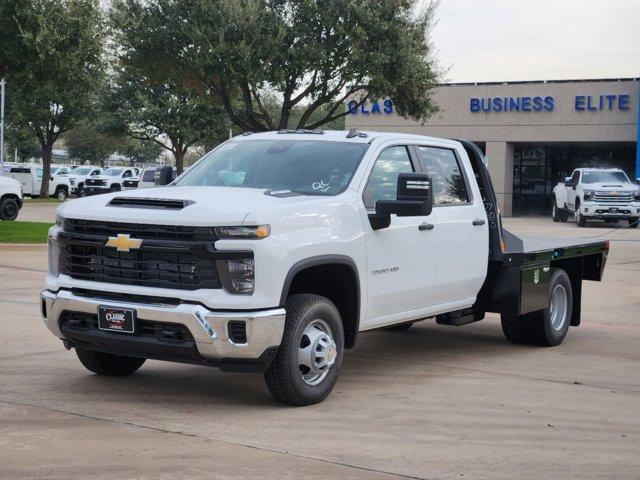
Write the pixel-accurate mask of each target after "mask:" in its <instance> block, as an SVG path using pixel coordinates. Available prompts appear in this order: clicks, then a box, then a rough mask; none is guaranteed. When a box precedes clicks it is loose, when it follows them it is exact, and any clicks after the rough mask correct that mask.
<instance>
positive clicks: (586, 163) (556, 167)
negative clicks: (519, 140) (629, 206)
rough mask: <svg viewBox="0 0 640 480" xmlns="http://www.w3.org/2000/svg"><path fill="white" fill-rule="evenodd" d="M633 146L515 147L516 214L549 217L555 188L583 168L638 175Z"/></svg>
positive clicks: (561, 144)
mask: <svg viewBox="0 0 640 480" xmlns="http://www.w3.org/2000/svg"><path fill="white" fill-rule="evenodd" d="M635 150H636V146H635V144H634V143H602V144H595V143H559V144H515V145H514V156H513V213H514V214H529V215H531V214H534V215H535V214H539V215H546V214H548V213H549V212H550V211H551V199H552V195H553V187H554V186H555V185H556V184H557V183H558V182H561V181H563V180H564V178H565V177H568V176H569V175H571V173H572V172H573V170H574V169H576V168H580V167H595V168H612V167H616V168H621V169H622V170H624V171H625V172H626V173H627V175H628V176H629V177H630V178H633V175H634V174H635Z"/></svg>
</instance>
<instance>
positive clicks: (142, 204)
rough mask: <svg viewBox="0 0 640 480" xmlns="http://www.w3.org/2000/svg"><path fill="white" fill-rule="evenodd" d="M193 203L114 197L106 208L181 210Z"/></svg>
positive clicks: (189, 201) (162, 199)
mask: <svg viewBox="0 0 640 480" xmlns="http://www.w3.org/2000/svg"><path fill="white" fill-rule="evenodd" d="M194 203H195V202H193V201H191V200H171V199H165V198H142V197H140V198H137V197H115V198H112V199H111V201H110V202H109V203H107V206H108V207H124V208H152V209H158V210H182V209H183V208H185V207H188V206H189V205H192V204H194Z"/></svg>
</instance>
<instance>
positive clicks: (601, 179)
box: [582, 171, 629, 183]
mask: <svg viewBox="0 0 640 480" xmlns="http://www.w3.org/2000/svg"><path fill="white" fill-rule="evenodd" d="M607 182H612V183H629V178H628V177H627V174H626V173H624V172H620V171H617V172H615V171H613V172H612V171H591V172H589V171H586V172H582V183H607Z"/></svg>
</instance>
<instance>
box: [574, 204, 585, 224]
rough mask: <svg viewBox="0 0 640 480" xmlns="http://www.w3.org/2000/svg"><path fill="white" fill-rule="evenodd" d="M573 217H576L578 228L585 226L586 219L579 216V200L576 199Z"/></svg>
mask: <svg viewBox="0 0 640 480" xmlns="http://www.w3.org/2000/svg"><path fill="white" fill-rule="evenodd" d="M575 217H576V225H577V226H578V227H584V226H586V225H587V217H585V216H584V215H580V200H578V199H576V210H575Z"/></svg>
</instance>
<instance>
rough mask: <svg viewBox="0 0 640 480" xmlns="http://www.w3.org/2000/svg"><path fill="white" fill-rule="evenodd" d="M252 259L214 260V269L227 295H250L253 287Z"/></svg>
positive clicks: (253, 271)
mask: <svg viewBox="0 0 640 480" xmlns="http://www.w3.org/2000/svg"><path fill="white" fill-rule="evenodd" d="M254 265H255V264H254V261H253V258H238V259H233V260H216V267H217V268H218V274H219V275H220V281H221V282H222V288H224V289H225V290H226V291H227V293H233V294H245V295H251V294H252V293H253V290H254V287H255V268H254Z"/></svg>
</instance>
